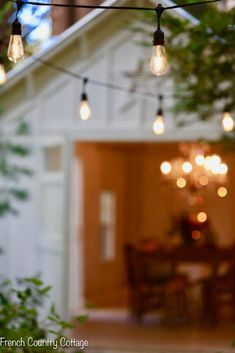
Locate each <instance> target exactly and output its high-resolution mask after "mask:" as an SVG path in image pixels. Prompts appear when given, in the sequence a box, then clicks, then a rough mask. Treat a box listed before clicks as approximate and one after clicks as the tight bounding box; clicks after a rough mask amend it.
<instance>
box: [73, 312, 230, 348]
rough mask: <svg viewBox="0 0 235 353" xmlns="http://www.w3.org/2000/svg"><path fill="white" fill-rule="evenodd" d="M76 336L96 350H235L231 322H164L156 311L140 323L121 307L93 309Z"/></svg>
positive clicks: (77, 330)
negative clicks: (215, 325)
mask: <svg viewBox="0 0 235 353" xmlns="http://www.w3.org/2000/svg"><path fill="white" fill-rule="evenodd" d="M75 336H76V337H77V338H78V339H83V340H85V339H87V340H88V341H89V351H90V352H94V353H119V352H120V353H121V352H124V353H148V352H150V353H152V352H157V353H186V352H187V353H204V352H205V353H207V352H208V353H209V352H210V353H217V352H221V353H227V352H233V353H234V352H235V349H232V343H233V341H235V328H234V327H233V325H232V324H231V323H228V322H227V323H223V324H221V325H220V326H218V327H216V328H211V327H209V326H208V325H205V323H203V322H201V323H200V324H197V326H193V325H187V324H183V323H181V324H178V325H171V326H162V325H160V324H159V317H157V316H154V315H152V316H149V317H147V318H146V319H145V321H144V322H143V323H142V324H141V325H139V324H136V323H135V322H133V321H132V320H131V318H130V317H129V315H128V313H127V312H126V310H121V309H119V310H111V309H108V310H104V309H102V310H100V311H99V310H96V311H92V312H90V314H89V318H88V320H87V322H86V323H85V324H83V325H79V326H78V327H77V329H76V332H75Z"/></svg>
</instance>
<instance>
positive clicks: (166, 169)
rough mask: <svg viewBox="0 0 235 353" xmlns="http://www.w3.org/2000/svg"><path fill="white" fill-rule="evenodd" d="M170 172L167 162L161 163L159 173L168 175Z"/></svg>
mask: <svg viewBox="0 0 235 353" xmlns="http://www.w3.org/2000/svg"><path fill="white" fill-rule="evenodd" d="M171 171H172V166H171V164H170V163H169V162H163V163H162V164H161V172H162V174H164V175H167V174H170V172H171Z"/></svg>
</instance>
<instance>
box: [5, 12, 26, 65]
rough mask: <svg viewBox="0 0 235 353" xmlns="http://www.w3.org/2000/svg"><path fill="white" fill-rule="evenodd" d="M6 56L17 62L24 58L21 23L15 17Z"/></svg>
mask: <svg viewBox="0 0 235 353" xmlns="http://www.w3.org/2000/svg"><path fill="white" fill-rule="evenodd" d="M7 56H8V59H9V60H10V61H12V62H13V63H15V64H16V63H17V62H18V61H20V60H23V59H24V46H23V42H22V38H21V24H20V22H19V21H18V19H16V20H15V21H14V22H13V24H12V32H11V37H10V42H9V46H8V51H7Z"/></svg>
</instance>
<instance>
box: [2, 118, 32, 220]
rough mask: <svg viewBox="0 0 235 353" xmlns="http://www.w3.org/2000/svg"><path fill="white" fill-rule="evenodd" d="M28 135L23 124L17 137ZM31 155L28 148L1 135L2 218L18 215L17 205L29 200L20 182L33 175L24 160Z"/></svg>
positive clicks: (26, 128) (18, 130)
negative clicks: (18, 202)
mask: <svg viewBox="0 0 235 353" xmlns="http://www.w3.org/2000/svg"><path fill="white" fill-rule="evenodd" d="M26 133H28V126H27V124H26V123H25V122H22V123H21V124H20V125H19V126H18V128H17V131H16V137H20V136H22V135H25V134H26ZM29 155H30V149H29V148H28V147H27V146H25V145H24V144H22V143H16V142H14V140H13V138H9V139H8V138H5V137H4V136H3V135H2V134H0V218H1V217H3V216H5V215H6V214H8V213H11V214H17V209H16V207H15V203H16V202H17V201H25V200H27V199H28V192H27V190H26V189H25V188H24V187H23V186H21V185H20V182H21V179H22V177H24V176H26V177H28V176H31V175H32V172H31V170H30V169H28V168H27V167H25V166H24V160H25V159H26V158H27V157H28V156H29Z"/></svg>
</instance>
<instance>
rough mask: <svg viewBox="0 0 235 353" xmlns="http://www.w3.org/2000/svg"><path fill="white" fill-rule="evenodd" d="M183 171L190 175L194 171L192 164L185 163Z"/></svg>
mask: <svg viewBox="0 0 235 353" xmlns="http://www.w3.org/2000/svg"><path fill="white" fill-rule="evenodd" d="M182 169H183V172H184V173H186V174H189V173H191V171H192V170H193V166H192V164H191V163H190V162H184V164H183V165H182Z"/></svg>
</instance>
